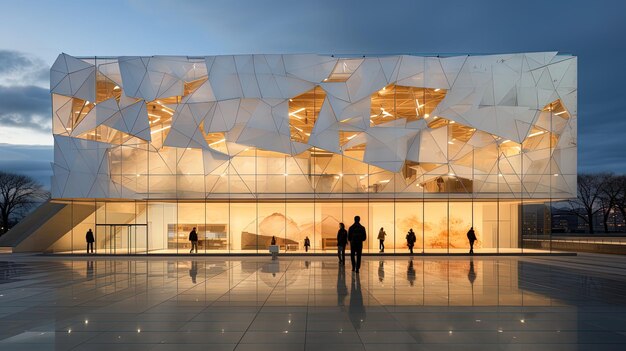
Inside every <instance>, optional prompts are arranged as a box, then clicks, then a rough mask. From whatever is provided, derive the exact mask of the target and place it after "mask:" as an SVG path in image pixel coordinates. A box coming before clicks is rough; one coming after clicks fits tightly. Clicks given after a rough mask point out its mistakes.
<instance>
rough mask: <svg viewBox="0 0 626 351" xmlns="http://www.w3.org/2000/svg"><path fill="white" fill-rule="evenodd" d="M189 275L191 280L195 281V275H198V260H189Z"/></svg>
mask: <svg viewBox="0 0 626 351" xmlns="http://www.w3.org/2000/svg"><path fill="white" fill-rule="evenodd" d="M189 276H190V277H191V282H192V283H194V284H195V283H196V276H198V262H196V261H191V268H189Z"/></svg>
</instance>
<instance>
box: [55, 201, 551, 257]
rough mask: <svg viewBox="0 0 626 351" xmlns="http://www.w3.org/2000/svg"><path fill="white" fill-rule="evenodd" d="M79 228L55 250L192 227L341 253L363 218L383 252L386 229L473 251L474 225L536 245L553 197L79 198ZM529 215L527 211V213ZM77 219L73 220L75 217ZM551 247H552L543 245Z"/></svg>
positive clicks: (221, 249) (498, 237)
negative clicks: (344, 238)
mask: <svg viewBox="0 0 626 351" xmlns="http://www.w3.org/2000/svg"><path fill="white" fill-rule="evenodd" d="M68 205H70V206H72V207H73V211H72V213H73V218H72V219H71V220H72V221H73V222H72V223H73V228H71V229H69V230H68V232H67V233H66V234H65V235H64V236H63V237H62V238H61V239H59V240H58V241H57V242H56V243H55V244H54V245H53V246H52V247H51V248H50V249H49V251H54V252H75V253H83V252H84V250H85V233H86V231H87V230H88V229H90V228H91V229H92V230H93V231H94V235H95V239H96V244H95V249H96V253H99V254H151V253H168V254H188V253H190V249H191V245H190V242H189V232H190V231H191V230H192V229H193V228H194V227H195V228H196V231H197V233H198V238H199V245H198V253H203V254H211V253H234V254H235V253H267V252H268V246H269V245H270V242H271V240H272V237H275V238H276V241H277V245H279V246H280V248H281V252H288V253H295V252H305V248H304V241H305V238H306V237H308V238H309V239H310V242H311V247H310V249H309V252H310V253H313V254H314V253H334V252H335V250H336V246H337V243H336V234H337V230H338V228H339V223H342V222H343V223H345V224H346V227H349V226H350V225H352V223H353V219H354V216H357V215H358V216H360V217H361V223H363V225H364V226H365V227H366V229H367V234H368V239H367V241H366V242H365V245H364V250H365V252H371V253H377V252H378V251H379V242H378V238H377V237H378V232H379V230H380V228H384V231H385V232H386V234H387V236H386V237H385V242H384V245H385V252H386V253H408V247H407V242H406V235H407V232H408V230H409V229H413V231H414V232H415V235H416V243H415V246H414V253H416V254H420V253H451V254H454V253H466V252H468V250H469V243H468V240H467V237H466V233H467V231H468V229H469V228H470V227H473V228H474V230H475V232H476V235H477V237H478V241H477V242H476V243H475V246H474V250H475V252H476V253H481V252H482V253H511V252H524V251H534V250H536V249H537V247H535V246H530V247H526V244H525V243H524V240H523V238H524V233H525V232H529V231H530V230H532V231H538V230H547V229H548V226H549V221H548V220H547V219H548V217H547V211H546V210H545V209H546V207H547V205H546V204H535V205H532V206H534V207H533V208H534V210H535V212H534V213H533V216H529V215H528V214H529V211H530V210H529V208H531V207H530V206H531V205H529V204H524V205H523V206H524V207H523V206H522V202H521V201H510V200H507V201H504V200H501V201H486V200H480V201H476V200H475V201H467V200H450V201H424V202H422V201H415V200H406V199H396V200H383V199H376V200H374V199H370V200H369V201H365V202H364V201H352V200H319V201H317V200H316V201H298V200H292V201H282V200H275V201H254V202H250V201H223V202H217V201H216V202H213V201H204V202H175V201H126V202H118V201H95V202H94V201H91V202H89V201H78V200H75V201H71V202H68ZM524 214H526V217H524V218H521V216H522V215H524ZM68 220H69V219H68ZM540 249H542V250H544V251H545V250H550V247H549V246H547V247H542V248H540Z"/></svg>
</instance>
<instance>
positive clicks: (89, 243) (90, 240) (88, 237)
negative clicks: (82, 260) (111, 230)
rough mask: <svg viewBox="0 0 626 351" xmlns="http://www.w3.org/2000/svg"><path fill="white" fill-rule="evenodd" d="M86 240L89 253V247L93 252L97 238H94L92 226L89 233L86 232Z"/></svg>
mask: <svg viewBox="0 0 626 351" xmlns="http://www.w3.org/2000/svg"><path fill="white" fill-rule="evenodd" d="M85 241H87V253H89V249H91V253H93V243H94V241H96V239H94V237H93V232H92V231H91V228H89V230H88V231H87V234H85Z"/></svg>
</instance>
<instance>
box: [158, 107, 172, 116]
mask: <svg viewBox="0 0 626 351" xmlns="http://www.w3.org/2000/svg"><path fill="white" fill-rule="evenodd" d="M161 111H163V112H165V113H168V114H169V115H170V116H172V115H174V112H171V111H168V110H167V109H164V108H162V109H161Z"/></svg>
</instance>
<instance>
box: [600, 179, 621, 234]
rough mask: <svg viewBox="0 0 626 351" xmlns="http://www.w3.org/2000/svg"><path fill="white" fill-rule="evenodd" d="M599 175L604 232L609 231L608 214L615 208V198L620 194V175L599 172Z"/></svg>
mask: <svg viewBox="0 0 626 351" xmlns="http://www.w3.org/2000/svg"><path fill="white" fill-rule="evenodd" d="M598 177H600V189H599V190H600V196H599V199H600V208H601V209H602V223H603V224H604V232H605V233H608V232H609V225H608V221H609V216H610V215H611V212H613V210H615V207H616V204H617V198H618V197H619V196H620V193H621V187H622V184H620V181H621V180H620V177H618V176H616V175H615V174H613V173H601V174H599V175H598Z"/></svg>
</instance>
